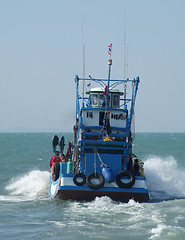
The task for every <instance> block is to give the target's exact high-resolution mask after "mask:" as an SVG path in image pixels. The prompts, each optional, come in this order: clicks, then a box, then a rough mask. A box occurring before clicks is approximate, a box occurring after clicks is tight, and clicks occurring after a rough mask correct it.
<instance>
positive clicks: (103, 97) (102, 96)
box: [100, 93, 105, 106]
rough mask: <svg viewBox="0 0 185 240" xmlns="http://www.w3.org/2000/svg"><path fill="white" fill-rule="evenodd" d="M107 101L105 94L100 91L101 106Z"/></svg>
mask: <svg viewBox="0 0 185 240" xmlns="http://www.w3.org/2000/svg"><path fill="white" fill-rule="evenodd" d="M104 101H105V94H103V93H100V106H101V105H102V103H103V102H104Z"/></svg>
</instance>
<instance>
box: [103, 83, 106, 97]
mask: <svg viewBox="0 0 185 240" xmlns="http://www.w3.org/2000/svg"><path fill="white" fill-rule="evenodd" d="M103 94H104V95H107V85H106V86H105V90H104V92H103Z"/></svg>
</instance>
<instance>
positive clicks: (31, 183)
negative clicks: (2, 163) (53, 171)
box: [2, 170, 50, 201]
mask: <svg viewBox="0 0 185 240" xmlns="http://www.w3.org/2000/svg"><path fill="white" fill-rule="evenodd" d="M49 177H50V173H49V172H47V171H39V170H33V171H31V172H28V173H27V174H25V175H23V176H19V177H17V178H13V179H12V180H11V181H10V183H9V184H8V185H7V186H6V190H7V191H9V193H10V195H9V196H6V197H9V198H10V199H11V196H13V197H14V199H16V196H17V197H18V196H19V197H18V199H19V200H20V201H21V199H24V200H30V199H33V198H35V197H38V195H39V194H45V193H47V191H48V190H47V187H48V184H49ZM2 199H3V197H2Z"/></svg>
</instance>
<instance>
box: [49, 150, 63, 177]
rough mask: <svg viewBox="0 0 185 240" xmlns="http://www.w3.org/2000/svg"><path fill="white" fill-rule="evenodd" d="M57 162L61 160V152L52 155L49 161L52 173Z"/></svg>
mask: <svg viewBox="0 0 185 240" xmlns="http://www.w3.org/2000/svg"><path fill="white" fill-rule="evenodd" d="M56 162H61V158H60V157H59V152H58V151H56V152H55V156H52V158H51V160H50V162H49V167H50V169H51V173H53V168H54V163H56Z"/></svg>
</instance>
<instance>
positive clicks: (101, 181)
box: [86, 173, 105, 189]
mask: <svg viewBox="0 0 185 240" xmlns="http://www.w3.org/2000/svg"><path fill="white" fill-rule="evenodd" d="M93 179H98V180H99V183H93V182H92V180H93ZM86 182H87V186H88V187H89V188H92V189H100V188H102V187H103V185H104V184H105V178H104V177H103V175H102V174H101V173H90V174H89V175H88V176H87V178H86Z"/></svg>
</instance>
